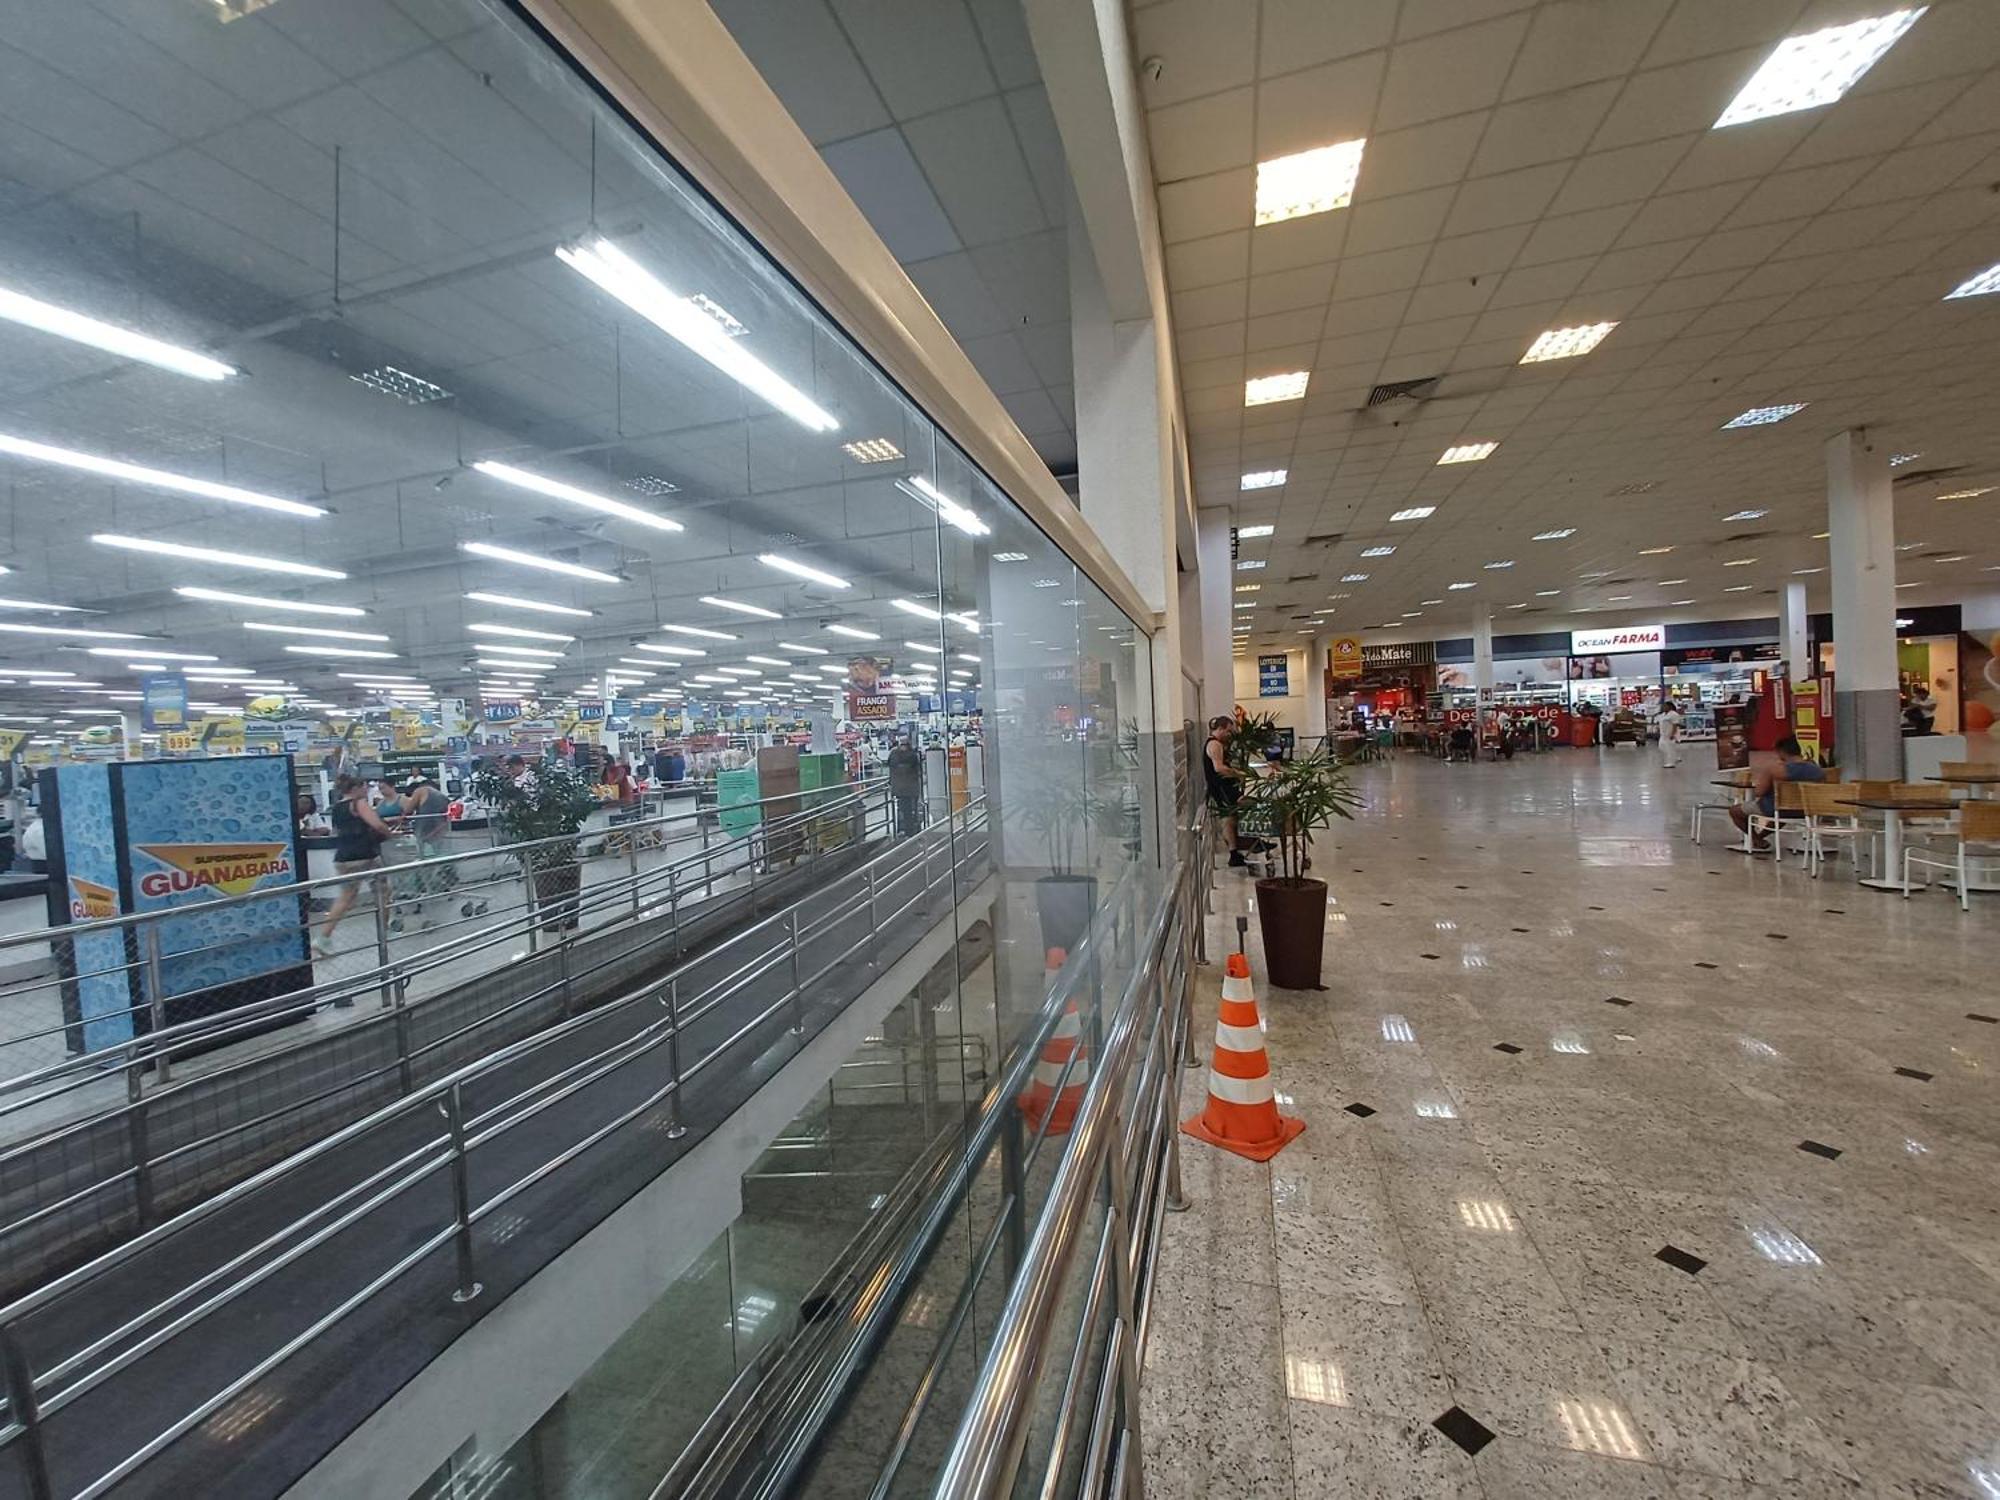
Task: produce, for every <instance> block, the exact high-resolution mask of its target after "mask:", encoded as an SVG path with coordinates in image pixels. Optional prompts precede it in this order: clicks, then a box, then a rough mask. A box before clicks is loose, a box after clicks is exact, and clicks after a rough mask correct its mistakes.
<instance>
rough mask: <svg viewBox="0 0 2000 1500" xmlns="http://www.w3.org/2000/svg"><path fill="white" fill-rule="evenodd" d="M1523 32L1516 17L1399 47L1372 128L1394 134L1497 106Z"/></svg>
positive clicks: (1522, 19) (1523, 20) (1523, 22)
mask: <svg viewBox="0 0 2000 1500" xmlns="http://www.w3.org/2000/svg"><path fill="white" fill-rule="evenodd" d="M1464 8H1465V6H1464V5H1463V4H1461V5H1460V6H1459V9H1461V10H1462V9H1464ZM1404 14H1405V22H1406V24H1405V26H1404V29H1403V32H1402V35H1403V36H1405V37H1407V36H1409V35H1410V32H1409V28H1408V25H1407V19H1408V14H1409V13H1408V10H1407V8H1406V9H1405V13H1404ZM1527 29H1528V17H1527V16H1526V15H1525V14H1520V13H1517V14H1513V15H1507V16H1502V17H1500V18H1498V19H1497V20H1493V21H1488V22H1486V23H1484V24H1483V25H1475V26H1461V27H1459V28H1458V29H1457V30H1455V31H1447V32H1443V33H1440V34H1438V35H1435V36H1431V37H1427V38H1425V39H1424V40H1422V41H1415V42H1412V41H1400V42H1398V43H1397V45H1396V48H1395V50H1394V51H1393V52H1392V53H1391V54H1390V56H1389V70H1388V76H1387V77H1386V78H1384V80H1383V82H1382V104H1381V108H1380V110H1379V111H1378V113H1377V115H1376V118H1375V128H1376V129H1377V130H1381V131H1389V130H1396V129H1399V128H1401V127H1402V126H1405V125H1417V124H1421V123H1422V122H1423V121H1425V120H1436V119H1441V118H1443V117H1444V116H1446V115H1455V114H1460V113H1463V112H1464V111H1466V110H1469V109H1484V108H1486V107H1488V106H1489V105H1492V104H1496V103H1498V102H1499V98H1500V86H1501V84H1502V83H1503V82H1505V80H1506V77H1507V69H1508V67H1509V65H1510V64H1511V63H1512V61H1513V59H1514V54H1515V51H1516V49H1517V48H1518V47H1519V46H1520V43H1521V38H1522V36H1523V35H1524V34H1525V33H1526V31H1527Z"/></svg>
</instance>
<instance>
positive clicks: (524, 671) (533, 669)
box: [473, 656, 556, 677]
mask: <svg viewBox="0 0 2000 1500" xmlns="http://www.w3.org/2000/svg"><path fill="white" fill-rule="evenodd" d="M473 664H474V665H475V666H479V667H483V668H485V669H486V670H487V671H488V672H493V673H497V674H498V675H500V676H502V677H530V676H534V675H535V674H537V673H541V672H553V671H554V670H555V669H556V668H555V663H554V662H547V661H512V660H509V661H500V660H498V659H496V658H494V657H490V656H478V657H474V658H473Z"/></svg>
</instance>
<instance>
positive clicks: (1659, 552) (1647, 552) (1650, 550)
mask: <svg viewBox="0 0 2000 1500" xmlns="http://www.w3.org/2000/svg"><path fill="white" fill-rule="evenodd" d="M1673 550H1674V549H1673V545H1672V544H1671V543H1669V544H1668V545H1667V546H1664V547H1641V548H1640V549H1639V555H1640V556H1641V557H1664V556H1666V555H1667V554H1668V553H1669V552H1671V551H1673Z"/></svg>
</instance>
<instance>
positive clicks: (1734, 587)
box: [1722, 583, 1752, 594]
mask: <svg viewBox="0 0 2000 1500" xmlns="http://www.w3.org/2000/svg"><path fill="white" fill-rule="evenodd" d="M1751 587H1752V585H1750V584H1747V583H1732V584H1730V585H1729V586H1728V587H1727V588H1725V589H1723V591H1722V592H1723V593H1725V594H1747V593H1749V592H1750V589H1751Z"/></svg>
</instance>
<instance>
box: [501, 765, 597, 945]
mask: <svg viewBox="0 0 2000 1500" xmlns="http://www.w3.org/2000/svg"><path fill="white" fill-rule="evenodd" d="M472 790H473V793H474V795H476V796H477V797H478V798H479V799H480V800H481V801H482V802H484V803H485V804H486V805H487V806H488V807H489V808H491V809H492V818H493V826H494V828H495V830H496V831H497V832H498V833H499V835H500V838H501V841H502V842H504V843H509V844H522V843H532V842H535V841H538V840H545V839H553V840H558V841H559V842H554V843H542V844H540V845H539V847H537V848H535V849H531V850H524V851H522V858H523V860H524V861H525V862H526V863H527V866H528V868H529V870H530V871H531V872H532V873H533V875H534V882H535V905H536V906H537V907H538V908H539V909H540V910H541V912H542V913H543V916H544V921H543V924H542V925H543V926H544V927H545V928H556V927H565V928H567V927H574V926H576V924H577V893H578V892H579V891H580V890H581V889H582V886H583V869H582V866H580V865H579V864H578V863H577V843H578V840H577V839H576V838H575V837H574V835H575V834H577V833H578V832H580V831H581V830H582V828H583V824H584V820H585V819H586V818H588V817H589V816H590V814H591V812H592V811H593V810H594V809H595V808H596V807H597V805H598V802H597V793H596V791H595V789H594V788H593V787H592V785H591V778H590V777H588V776H586V775H585V774H584V773H583V772H581V771H577V770H574V769H572V768H571V767H569V766H567V765H565V764H563V763H562V762H561V761H544V762H542V763H541V764H539V765H537V766H534V767H531V768H530V769H529V770H527V771H524V772H523V773H522V774H521V775H520V776H518V777H515V776H510V775H508V774H507V772H506V770H505V768H504V767H503V766H501V765H500V764H499V763H497V762H493V763H489V764H488V765H486V766H485V767H483V768H481V769H480V770H479V771H477V772H475V773H474V774H473V778H472Z"/></svg>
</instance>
